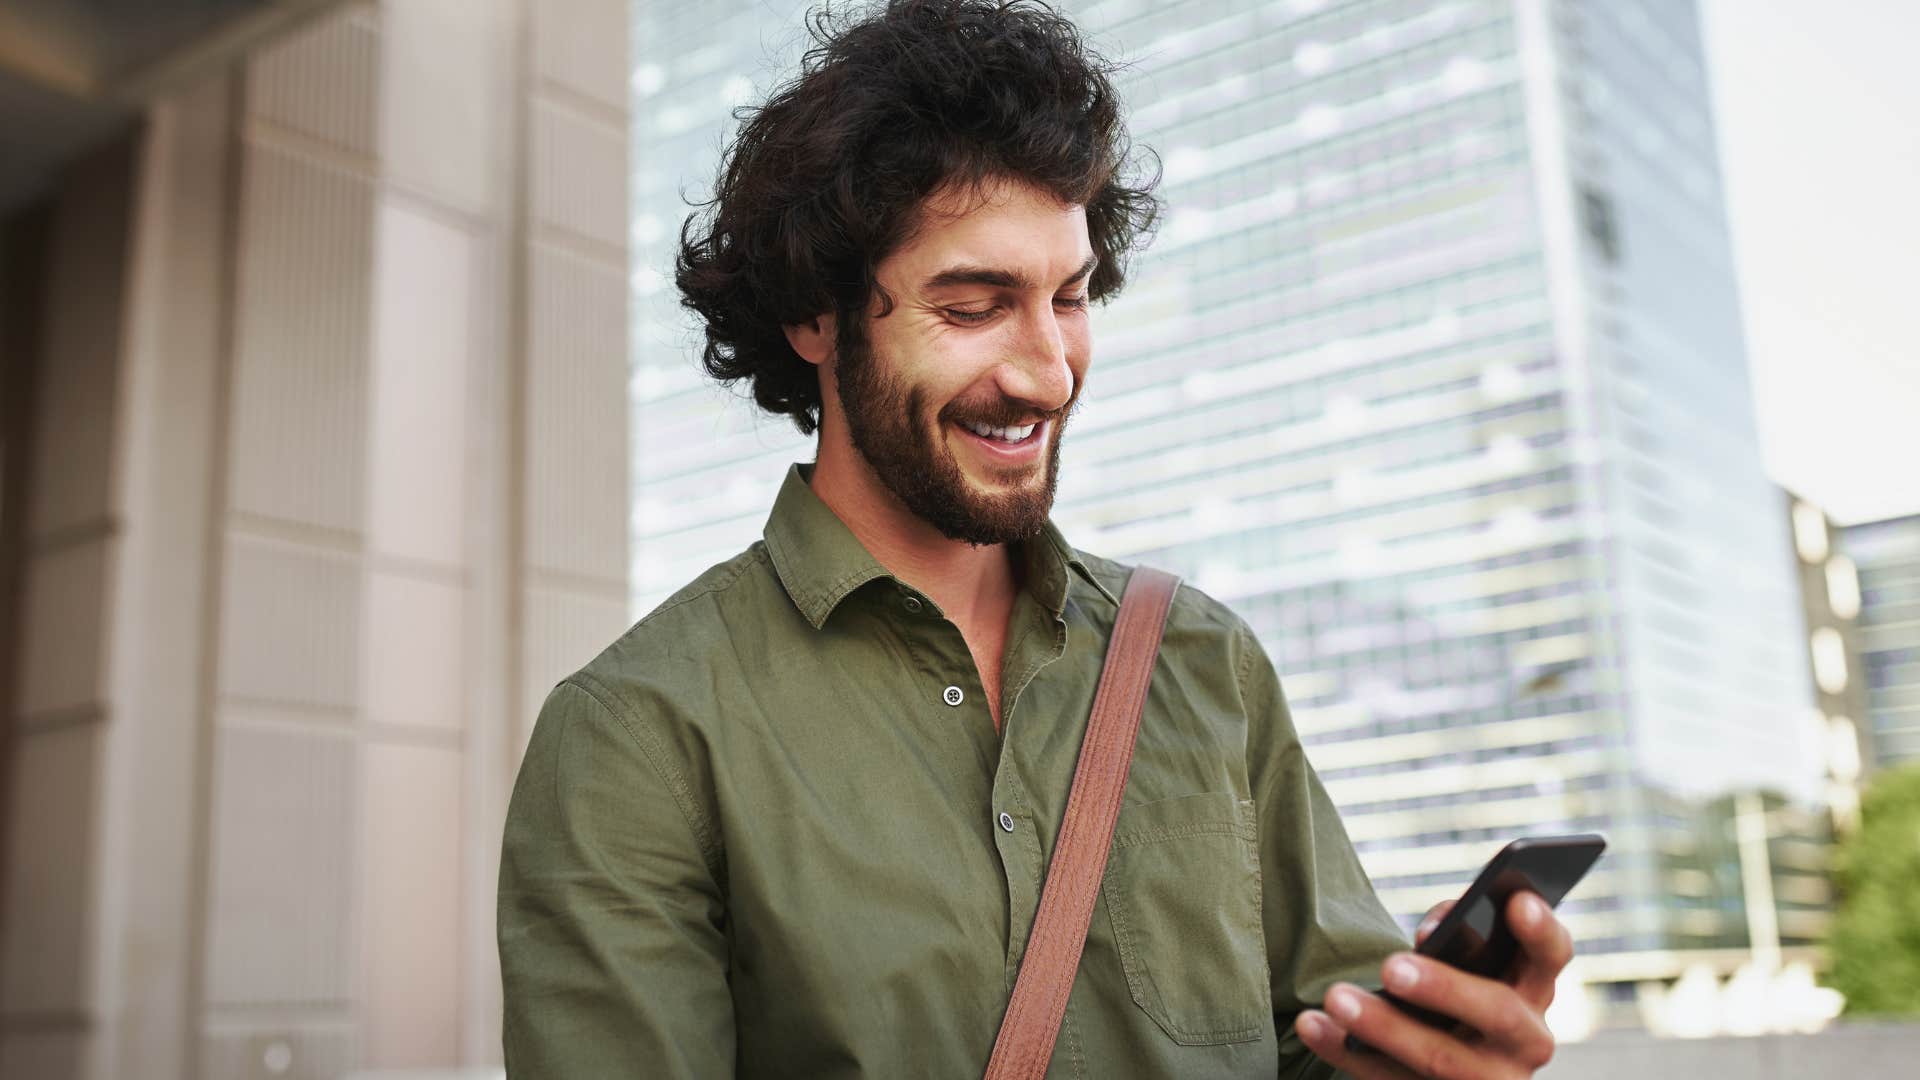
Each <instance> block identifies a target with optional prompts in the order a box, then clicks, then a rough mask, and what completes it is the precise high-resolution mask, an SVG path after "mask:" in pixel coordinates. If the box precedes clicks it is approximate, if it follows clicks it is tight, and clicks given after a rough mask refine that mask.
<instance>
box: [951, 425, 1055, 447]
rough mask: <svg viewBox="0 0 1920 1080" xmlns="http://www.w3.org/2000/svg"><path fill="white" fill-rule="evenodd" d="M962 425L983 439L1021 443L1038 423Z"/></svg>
mask: <svg viewBox="0 0 1920 1080" xmlns="http://www.w3.org/2000/svg"><path fill="white" fill-rule="evenodd" d="M961 426H962V427H964V428H966V429H967V430H968V431H971V432H973V433H974V434H975V435H978V436H980V437H981V438H983V439H998V440H999V441H1001V442H1004V443H1023V442H1026V441H1027V438H1028V436H1030V435H1032V434H1033V429H1035V428H1037V427H1039V426H1040V425H1039V424H1027V425H1026V426H1024V427H1000V428H996V427H988V426H987V425H985V424H962V425H961Z"/></svg>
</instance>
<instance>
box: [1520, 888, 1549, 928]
mask: <svg viewBox="0 0 1920 1080" xmlns="http://www.w3.org/2000/svg"><path fill="white" fill-rule="evenodd" d="M1520 906H1521V909H1522V912H1521V913H1522V915H1523V917H1524V918H1525V919H1526V920H1527V925H1528V926H1538V925H1540V923H1541V922H1542V921H1543V920H1545V919H1546V917H1547V902H1546V901H1545V900H1542V899H1540V898H1539V897H1538V896H1535V895H1534V894H1532V893H1527V894H1526V898H1525V899H1523V900H1522V901H1521V902H1520Z"/></svg>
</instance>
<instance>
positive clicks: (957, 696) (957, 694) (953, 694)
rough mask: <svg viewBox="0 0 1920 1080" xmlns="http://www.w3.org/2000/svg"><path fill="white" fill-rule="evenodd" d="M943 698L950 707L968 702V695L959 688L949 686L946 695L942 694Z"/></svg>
mask: <svg viewBox="0 0 1920 1080" xmlns="http://www.w3.org/2000/svg"><path fill="white" fill-rule="evenodd" d="M941 698H942V699H943V700H945V701H946V703H947V704H949V705H958V704H960V703H961V702H963V701H965V700H967V695H966V694H965V693H964V692H962V691H961V689H960V688H959V687H957V686H949V687H947V692H946V693H945V694H942V695H941Z"/></svg>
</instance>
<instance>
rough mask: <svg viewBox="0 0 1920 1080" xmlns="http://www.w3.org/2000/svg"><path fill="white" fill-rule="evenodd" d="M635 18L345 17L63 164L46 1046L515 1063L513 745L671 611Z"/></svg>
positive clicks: (38, 605) (31, 745) (10, 1000)
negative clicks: (561, 691) (631, 498)
mask: <svg viewBox="0 0 1920 1080" xmlns="http://www.w3.org/2000/svg"><path fill="white" fill-rule="evenodd" d="M626 35H627V17H626V9H625V6H624V5H623V4H622V3H619V2H617V0H565V2H546V0H543V2H540V3H534V2H533V0H389V2H388V3H385V4H368V3H362V4H347V5H342V6H340V7H339V8H338V9H336V10H335V11H333V12H331V13H329V14H328V15H327V16H326V17H325V18H324V19H322V20H319V21H317V22H315V23H313V24H311V25H309V26H307V27H305V28H303V29H302V30H301V31H300V32H299V33H297V34H295V35H293V36H291V37H288V38H286V39H283V40H281V41H278V42H276V43H274V44H273V45H271V46H270V47H268V48H266V49H264V50H262V51H260V52H258V53H256V54H255V55H253V56H251V57H250V58H249V59H248V61H247V62H246V63H245V64H244V65H243V66H242V67H241V68H239V69H237V70H232V71H226V72H211V73H208V76H207V77H206V78H205V79H204V80H203V81H201V82H200V83H198V84H197V85H195V86H193V87H192V88H191V89H189V90H186V91H183V92H182V93H180V94H178V95H176V96H175V97H173V98H171V99H169V100H168V101H166V102H165V103H163V104H162V105H161V106H159V107H158V108H156V109H155V110H154V111H153V114H152V116H151V118H150V122H149V124H148V126H147V128H146V130H145V132H144V133H143V134H142V135H140V136H139V137H138V138H136V139H135V140H133V141H132V142H131V143H129V144H128V145H127V146H125V147H123V148H121V150H120V151H119V152H118V153H117V154H116V155H108V156H106V157H104V158H102V159H101V160H100V161H99V162H95V163H92V164H91V165H90V166H89V168H88V169H82V170H79V171H77V172H76V173H75V174H74V176H73V177H72V179H71V180H70V181H69V182H68V183H66V184H65V185H63V188H62V191H61V194H60V198H59V203H58V206H57V208H56V211H55V213H54V216H53V227H52V237H51V242H50V247H51V249H52V258H51V267H50V274H49V277H48V279H47V280H48V290H49V293H48V298H47V299H48V302H47V305H46V308H45V317H44V340H45V348H44V351H43V353H42V355H41V356H40V357H39V358H38V360H39V363H38V364H37V366H36V368H35V375H36V376H37V383H38V396H37V398H36V400H35V403H34V405H33V419H34V421H35V424H34V426H35V430H36V438H35V440H34V445H33V446H32V447H31V450H30V455H31V459H32V465H33V468H34V473H33V476H32V480H33V483H32V484H31V485H30V489H31V492H32V493H33V498H32V500H31V503H30V506H29V511H28V514H27V516H26V536H27V542H26V544H25V554H24V556H23V557H22V559H21V565H22V567H23V575H22V578H23V581H24V582H25V585H24V597H25V598H24V600H23V601H22V603H21V604H20V605H19V611H18V632H17V634H16V635H15V636H13V637H12V638H11V639H7V638H0V640H12V641H13V642H14V643H15V644H16V646H17V650H18V652H19V654H20V655H19V663H18V665H17V670H18V671H19V673H20V675H19V678H18V679H17V680H16V686H15V692H14V694H13V700H12V701H10V702H9V703H8V715H9V721H10V732H11V741H10V749H11V753H10V755H9V757H10V762H11V764H10V770H11V772H10V776H9V783H8V784H7V785H6V786H5V788H4V789H0V790H4V791H5V793H6V794H7V797H8V802H9V805H8V806H7V808H6V819H5V820H6V826H7V847H6V848H5V851H6V852H7V856H6V857H7V864H6V866H5V872H4V892H0V897H3V898H4V904H5V907H4V908H0V1074H4V1075H6V1076H9V1077H11V1076H15V1075H19V1076H49V1077H59V1076H98V1077H109V1076H114V1077H117V1076H131V1075H140V1076H143V1077H149V1076H150V1077H207V1078H223V1077H255V1076H259V1077H269V1076H274V1077H328V1078H331V1077H334V1076H337V1075H339V1074H341V1073H342V1072H344V1071H347V1070H350V1069H357V1068H366V1069H393V1068H410V1067H433V1066H452V1065H462V1064H486V1063H489V1062H494V1061H497V1060H498V1056H499V1032H498V1017H499V989H498V973H497V969H496V967H495V961H494V947H493V880H494V874H495V872H496V858H497V850H498V842H499V830H500V822H501V819H502V818H503V816H504V807H505V799H506V794H507V791H508V788H509V785H510V783H511V779H512V774H513V769H514V766H515V764H516V763H517V759H518V755H519V752H520V747H521V745H522V744H523V741H524V739H525V736H526V733H527V730H528V726H529V725H530V724H531V721H532V716H533V713H534V710H535V707H536V706H537V703H538V701H539V699H540V698H541V697H542V696H543V695H544V693H545V691H546V689H547V688H548V687H549V686H550V685H551V683H552V682H553V681H554V680H555V679H556V678H558V677H559V676H560V675H562V674H564V673H565V671H566V670H568V669H570V668H571V667H573V666H575V665H577V664H579V663H581V662H582V661H584V660H585V659H586V658H587V657H588V656H589V655H591V653H592V652H593V651H594V650H595V649H597V648H599V647H600V646H601V645H603V644H605V643H606V642H607V641H609V640H611V638H612V637H613V636H614V635H616V634H617V633H618V632H619V631H620V630H621V628H622V627H623V626H624V625H625V622H626V566H627V558H626V551H627V549H626V519H627V496H626V490H627V471H628V466H627V436H626V410H625V401H626V393H625V386H626V346H625V339H626V287H625V281H626V267H625V237H626V208H625V178H626V171H627V163H626V74H625V67H626V58H625V54H626Z"/></svg>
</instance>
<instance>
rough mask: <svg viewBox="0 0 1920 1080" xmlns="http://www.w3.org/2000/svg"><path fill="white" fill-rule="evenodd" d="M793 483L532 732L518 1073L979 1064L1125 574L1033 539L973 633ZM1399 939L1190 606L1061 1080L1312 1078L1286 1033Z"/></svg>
mask: <svg viewBox="0 0 1920 1080" xmlns="http://www.w3.org/2000/svg"><path fill="white" fill-rule="evenodd" d="M808 475H809V470H808V468H807V467H804V466H795V467H794V468H793V470H792V471H790V472H789V474H788V476H787V479H786V483H785V485H784V487H783V488H782V490H781V492H780V495H779V498H778V500H777V502H776V504H775V506H774V509H773V513H772V515H771V517H770V518H769V519H768V521H767V526H766V532H765V539H764V541H763V542H760V543H756V544H754V545H753V546H752V547H750V548H748V549H747V550H746V551H744V552H742V553H741V554H739V555H738V556H735V557H734V558H733V559H731V560H729V561H727V562H724V563H721V564H720V565H718V566H715V567H713V568H712V569H710V570H708V571H707V572H706V573H704V574H702V575H701V576H700V577H699V578H698V579H697V580H695V581H694V582H693V583H692V584H690V585H688V586H687V587H686V588H684V589H682V590H681V591H680V592H679V593H677V594H676V595H674V596H673V597H672V598H671V599H669V600H667V601H666V602H665V603H663V604H662V605H660V607H659V608H657V609H655V610H654V611H653V613H652V614H650V615H648V616H647V617H646V618H644V619H642V620H641V621H640V622H639V623H638V624H637V625H635V626H634V627H633V629H631V630H630V631H628V632H627V634H626V635H625V636H623V637H621V638H620V639H619V640H618V641H616V642H614V644H613V645H612V646H610V647H609V648H608V649H607V650H606V651H605V652H602V653H601V654H600V655H599V656H598V657H596V658H595V659H594V660H593V661H592V662H590V663H588V664H587V665H586V667H584V668H583V669H581V670H580V671H579V672H578V673H576V674H574V675H573V676H571V677H570V678H568V679H566V680H565V681H564V682H562V683H561V684H560V685H559V686H558V687H556V688H555V689H554V690H553V692H552V694H551V696H550V697H548V698H547V701H546V704H545V706H544V707H543V708H542V709H541V711H540V717H539V721H538V723H537V724H536V725H535V727H534V731H533V736H532V740H531V742H530V744H529V745H528V747H527V753H526V758H525V760H524V762H523V763H522V765H521V768H520V775H519V780H518V782H517V784H516V786H515V788H514V794H513V801H512V806H511V808H510V809H509V811H508V815H507V826H506V840H505V847H504V851H503V853H502V864H501V869H500V897H499V903H500V907H499V927H498V930H499V942H500V961H501V969H502V974H503V976H504V979H505V991H506V1018H505V1021H506V1022H505V1049H506V1065H507V1072H508V1074H509V1075H510V1076H512V1077H517V1078H534V1077H566V1078H587V1077H726V1076H739V1077H775V1076H781V1077H785V1076H793V1077H908V1076H912V1077H955V1078H961V1077H978V1076H980V1075H982V1074H983V1073H984V1071H985V1069H986V1064H987V1058H988V1055H989V1054H990V1053H991V1051H992V1049H993V1042H994V1036H995V1033H996V1032H997V1030H998V1028H999V1025H1000V1018H1001V1015H1002V1014H1003V1013H1004V1012H1005V1010H1006V1006H1007V1001H1008V998H1009V996H1010V995H1011V993H1012V989H1013V982H1014V976H1015V975H1016V974H1017V973H1018V971H1019V968H1020V958H1021V954H1022V951H1023V949H1024V948H1025V946H1026V943H1027V934H1028V932H1029V930H1030V929H1031V928H1032V924H1033V917H1034V910H1035V907H1036V905H1037V904H1038V902H1039V899H1040V890H1041V885H1042V883H1043V881H1044V879H1045V876H1046V869H1047V865H1048V860H1049V858H1050V857H1051V855H1052V851H1053V843H1054V838H1055V836H1056V834H1057V833H1058V831H1059V827H1060V821H1061V817H1062V815H1063V813H1064V811H1065V808H1066V801H1067V792H1068V788H1069V785H1070V783H1071V781H1072V777H1073V770H1074V764H1075V762H1076V760H1077V759H1078V756H1079V753H1080V740H1081V736H1082V734H1083V733H1084V731H1085V729H1086V723H1087V715H1088V712H1089V711H1090V709H1091V707H1092V702H1093V692H1094V687H1095V685H1096V684H1097V682H1098V680H1099V677H1100V669H1101V663H1102V661H1103V658H1104V656H1105V652H1106V645H1107V638H1108V635H1109V633H1110V632H1111V631H1112V628H1113V622H1114V615H1115V613H1116V612H1117V610H1118V608H1119V604H1118V602H1117V600H1116V598H1117V597H1118V596H1119V595H1120V593H1121V592H1122V590H1123V589H1124V587H1125V583H1126V578H1127V574H1128V568H1127V567H1125V566H1122V565H1120V564H1117V563H1114V562H1109V561H1107V560H1105V559H1100V558H1096V557H1093V556H1089V555H1084V554H1080V553H1078V552H1076V551H1074V550H1073V549H1072V548H1070V547H1068V546H1067V544H1066V542H1065V541H1064V540H1063V539H1062V538H1061V536H1060V534H1059V532H1058V531H1057V530H1056V529H1054V528H1053V527H1052V526H1051V525H1049V526H1048V528H1047V529H1046V531H1045V532H1044V534H1043V535H1042V536H1041V537H1040V538H1038V539H1035V540H1033V541H1030V542H1028V543H1026V544H1023V545H1021V547H1020V549H1019V550H1020V552H1021V557H1022V559H1023V562H1024V567H1025V570H1024V575H1023V580H1022V584H1021V591H1020V594H1019V597H1018V599H1017V601H1016V603H1015V606H1014V611H1013V616H1012V619H1011V622H1010V623H1009V625H1008V636H1007V646H1006V653H1005V660H1004V663H1003V670H1004V672H1005V676H1004V685H1003V686H1002V687H1001V688H1000V689H999V692H1000V693H1001V695H1002V698H1001V700H1002V701H1003V703H1004V708H1003V713H1002V715H1003V716H1004V717H1005V725H1004V726H1005V735H1004V737H1003V736H1002V735H1000V734H999V733H996V731H995V730H994V725H993V721H992V718H991V714H990V713H989V710H988V708H987V698H986V695H987V694H988V693H990V692H991V691H990V690H989V689H988V688H986V687H984V686H982V685H981V684H980V677H979V673H978V670H977V668H976V667H975V665H974V662H973V658H972V655H971V654H970V653H969V652H968V649H967V643H966V642H965V640H963V639H962V637H961V634H960V630H959V628H958V627H956V626H955V625H954V624H953V623H952V622H950V621H948V620H947V619H946V618H945V617H944V616H943V615H942V613H941V610H940V608H939V606H938V605H936V604H935V603H934V602H933V600H932V599H931V598H929V597H928V596H927V595H926V594H925V593H923V592H920V591H919V590H917V589H915V588H914V587H913V585H912V584H911V583H909V582H906V581H902V580H900V579H898V578H896V577H894V576H893V575H891V574H890V573H888V572H887V570H886V569H884V568H883V567H882V566H881V565H880V564H879V563H878V562H876V561H875V560H874V559H873V557H872V556H871V555H870V554H868V553H867V551H866V549H865V548H863V547H862V546H861V544H860V542H859V541H858V540H857V539H856V538H855V537H854V535H853V534H852V532H850V531H849V530H848V529H847V527H846V526H845V525H844V524H843V523H842V522H841V521H840V519H839V518H838V517H837V516H835V514H834V513H833V511H832V510H830V509H829V508H828V507H827V506H826V504H825V503H823V502H821V501H820V499H819V498H818V496H816V495H814V493H813V491H812V489H810V488H809V487H808V486H807V477H808ZM1404 947H1405V940H1404V939H1403V937H1402V935H1401V932H1400V930H1399V928H1398V927H1397V925H1396V924H1395V923H1394V921H1393V919H1392V918H1391V917H1390V916H1388V915H1387V913H1386V911H1385V910H1384V909H1382V907H1381V906H1380V903H1379V901H1378V899H1377V898H1376V897H1375V895H1374V892H1373V888H1372V886H1371V885H1370V884H1369V883H1368V881H1367V878H1366V875H1365V874H1364V873H1363V872H1362V870H1361V868H1360V864H1359V862H1358V860H1357V859H1356V858H1355V856H1354V853H1353V848H1352V845H1351V844H1350V843H1349V842H1348V840H1347V836H1346V833H1345V831H1344V830H1343V829H1342V827H1341V825H1340V821H1339V818H1338V816H1337V815H1336V814H1335V812H1334V808H1333V805H1332V804H1331V803H1330V802H1329V801H1328V799H1327V795H1326V792H1325V791H1324V790H1323V789H1322V788H1321V786H1320V782H1319V780H1318V779H1317V778H1316V777H1315V776H1314V773H1313V770H1312V768H1311V767H1310V766H1309V765H1308V764H1307V759H1306V756H1305V754H1304V753H1302V751H1301V747H1300V740H1299V738H1298V737H1297V736H1296V734H1295V732H1294V730H1293V725H1292V721H1291V720H1290V719H1289V718H1288V715H1287V707H1286V703H1285V701H1284V700H1283V699H1282V697H1281V693H1280V682H1279V679H1278V678H1277V677H1276V675H1275V673H1274V669H1273V666H1272V664H1271V663H1270V662H1269V660H1268V658H1267V656H1266V654H1265V653H1264V652H1263V651H1262V650H1261V648H1260V646H1259V644H1258V643H1257V642H1256V641H1255V639H1254V636H1253V634H1252V632H1251V631H1250V630H1249V629H1248V628H1247V626H1246V624H1245V623H1243V622H1242V621H1241V620H1240V619H1239V618H1237V617H1236V616H1234V614H1233V613H1232V612H1231V611H1229V610H1227V608H1226V607H1224V606H1223V605H1221V604H1220V603H1218V602H1216V601H1214V600H1212V599H1211V598H1209V597H1207V596H1205V595H1204V594H1202V593H1201V592H1199V591H1198V590H1196V589H1194V588H1192V587H1191V586H1187V585H1182V586H1181V588H1180V590H1179V593H1178V595H1177V596H1176V598H1175V600H1174V604H1173V610H1172V612H1171V614H1170V615H1169V616H1168V621H1167V627H1166V633H1165V637H1164V639H1163V642H1162V644H1161V647H1160V656H1159V660H1158V663H1157V666H1156V667H1155V669H1154V675H1153V683H1152V688H1151V691H1150V693H1149V696H1148V700H1147V705H1146V711H1145V714H1144V716H1143V717H1142V720H1141V723H1140V731H1139V736H1138V742H1137V744H1136V746H1135V748H1134V757H1133V767H1132V772H1131V774H1130V775H1129V778H1128V781H1127V788H1126V797H1125V801H1124V802H1123V804H1122V807H1121V810H1120V820H1119V824H1118V826H1117V828H1116V831H1115V834H1114V841H1113V851H1112V856H1111V858H1110V860H1109V862H1108V864H1107V870H1106V877H1105V879H1104V881H1103V883H1102V886H1101V896H1100V901H1099V903H1097V904H1096V905H1095V907H1094V912H1093V923H1092V926H1091V927H1090V928H1089V930H1088V932H1087V940H1086V948H1085V952H1084V953H1083V954H1082V957H1081V960H1080V969H1079V972H1078V975H1077V977H1076V979H1075V980H1074V986H1073V992H1072V997H1071V999H1070V1001H1069V1004H1068V1007H1067V1013H1066V1019H1065V1022H1064V1024H1063V1025H1062V1027H1061V1030H1060V1035H1059V1039H1058V1042H1057V1043H1056V1044H1055V1048H1054V1052H1053V1059H1052V1067H1051V1068H1050V1069H1049V1071H1048V1073H1047V1075H1048V1076H1049V1077H1060V1078H1066V1077H1094V1078H1108V1077H1180V1078H1183V1080H1201V1078H1207V1077H1249V1078H1251V1077H1260V1078H1273V1077H1276V1076H1280V1077H1321V1076H1326V1075H1328V1074H1329V1072H1330V1070H1329V1068H1328V1066H1326V1065H1325V1064H1324V1063H1322V1062H1320V1061H1319V1060H1318V1059H1317V1058H1314V1057H1313V1056H1312V1055H1311V1054H1310V1053H1309V1052H1308V1051H1307V1050H1306V1049H1305V1048H1304V1047H1303V1046H1302V1045H1301V1044H1300V1042H1299V1041H1298V1038H1297V1037H1296V1036H1294V1035H1293V1034H1292V1031H1291V1022H1292V1018H1293V1016H1294V1014H1295V1013H1297V1012H1298V1011H1299V1010H1300V1009H1301V1008H1302V1007H1303V1005H1304V1004H1306V1003H1314V1002H1318V1001H1319V1000H1320V998H1321V995H1322V994H1323V993H1324V992H1325V990H1326V987H1327V985H1328V984H1329V983H1331V982H1332V981H1334V980H1335V979H1348V980H1353V981H1356V982H1361V983H1365V984H1370V985H1377V980H1378V970H1379V965H1380V962H1381V961H1382V960H1383V959H1384V958H1385V957H1386V955H1387V954H1388V953H1389V952H1392V951H1393V950H1395V949H1400V948H1404Z"/></svg>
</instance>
